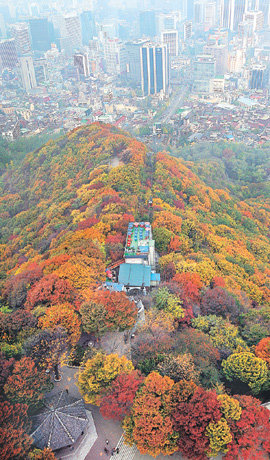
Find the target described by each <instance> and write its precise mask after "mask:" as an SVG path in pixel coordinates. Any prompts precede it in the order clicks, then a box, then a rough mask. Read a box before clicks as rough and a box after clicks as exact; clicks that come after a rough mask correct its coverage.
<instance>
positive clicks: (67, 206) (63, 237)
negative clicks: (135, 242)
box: [0, 123, 270, 460]
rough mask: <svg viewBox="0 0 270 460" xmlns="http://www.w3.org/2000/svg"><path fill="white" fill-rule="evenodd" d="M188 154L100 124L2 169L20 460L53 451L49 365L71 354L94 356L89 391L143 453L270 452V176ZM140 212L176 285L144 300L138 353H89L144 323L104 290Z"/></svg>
mask: <svg viewBox="0 0 270 460" xmlns="http://www.w3.org/2000/svg"><path fill="white" fill-rule="evenodd" d="M226 155H227V154H226ZM187 160H188V161H185V160H180V159H177V158H173V157H172V156H169V155H168V154H166V153H165V152H160V153H158V154H156V155H155V154H153V153H152V152H149V151H147V148H146V147H145V146H144V145H143V144H142V143H140V142H138V141H137V140H136V139H134V138H132V137H130V136H129V135H128V134H126V133H124V132H121V131H119V130H118V129H116V128H114V127H112V126H109V125H100V124H97V123H95V124H93V125H90V126H87V127H85V126H84V127H81V128H78V129H76V130H74V131H72V132H70V133H69V134H68V135H66V136H63V137H61V138H60V139H58V140H56V141H49V142H47V144H45V145H44V146H43V147H41V148H39V149H38V150H36V151H34V152H33V153H30V154H28V155H27V156H26V158H25V159H24V160H23V162H22V163H21V165H19V166H18V167H13V166H9V167H8V168H7V171H6V172H5V173H4V174H3V176H2V177H1V195H0V218H1V245H0V248H1V263H0V277H1V305H2V307H1V311H0V331H1V342H0V361H1V369H2V370H0V391H1V395H2V396H1V400H0V405H2V408H0V416H1V413H2V415H3V414H4V413H5V411H8V413H9V414H10V418H9V419H6V420H5V417H4V415H3V420H5V423H4V428H3V429H2V430H3V433H2V435H3V436H2V438H3V439H5V441H4V442H5V444H6V443H9V448H8V449H6V448H5V456H4V458H5V459H9V458H11V459H12V458H27V455H30V454H29V452H30V453H31V455H32V457H31V456H30V457H29V458H36V459H38V458H40V459H42V458H47V457H42V455H43V454H42V453H40V452H39V453H36V454H35V455H36V456H35V457H34V456H33V455H34V454H33V452H32V451H31V448H30V444H31V440H30V438H29V432H30V431H29V430H30V428H29V420H30V419H29V415H31V413H33V411H34V410H36V408H37V407H38V406H39V404H40V401H41V400H42V398H43V395H44V393H45V392H46V391H48V389H49V388H50V385H51V382H50V381H49V380H48V374H46V373H45V370H46V369H52V370H54V372H55V375H56V377H57V375H58V372H59V371H58V366H59V365H60V364H61V362H63V357H64V356H65V355H68V354H69V353H70V355H72V356H74V355H76V356H77V360H78V361H79V363H81V364H82V367H81V371H80V375H79V379H78V386H79V388H80V390H81V392H82V394H83V396H84V398H85V401H86V402H87V403H91V404H97V405H100V410H101V413H102V415H103V416H104V417H108V418H115V419H118V420H122V421H123V427H124V431H125V436H126V441H127V442H129V443H135V444H136V445H137V446H138V448H139V450H140V451H141V452H142V453H150V454H151V455H153V456H157V455H158V454H159V453H161V452H162V453H164V454H170V453H173V452H176V451H178V450H180V451H181V452H183V453H184V454H185V455H186V456H187V458H191V459H192V458H196V459H202V460H203V459H206V458H207V456H209V455H215V454H217V453H218V452H222V453H225V454H226V457H225V458H226V459H227V460H230V459H237V458H239V459H240V458H241V456H240V452H242V450H243V449H244V450H245V452H246V457H243V458H251V457H248V455H251V454H252V455H260V456H261V457H259V456H257V457H254V458H262V459H263V458H267V456H268V453H269V451H270V439H269V436H270V435H269V415H267V410H266V409H264V408H262V407H261V406H260V404H261V401H265V400H266V399H267V398H269V389H270V383H269V376H270V371H269V366H270V264H269V262H270V258H269V257H270V241H269V223H270V198H269V196H267V193H266V192H267V191H266V187H265V186H262V187H261V188H260V187H257V188H256V193H255V192H254V188H253V190H250V191H249V184H248V181H246V182H245V183H243V184H241V185H239V183H236V182H233V178H231V179H230V180H231V183H230V184H229V182H230V181H228V177H227V175H226V174H225V173H224V171H223V172H222V168H221V169H219V167H218V164H216V170H217V171H221V172H220V174H221V175H222V177H223V179H222V180H220V186H218V183H217V181H216V182H215V181H214V176H215V174H214V172H213V170H212V163H210V164H209V165H208V172H207V161H202V162H201V163H200V160H199V158H193V159H192V158H187ZM191 160H192V161H191ZM240 163H241V162H240ZM241 168H243V163H241V164H240V165H239V164H238V170H239V171H240V170H241ZM214 171H215V170H214ZM239 171H238V173H239V174H240V176H241V174H242V173H240V172H239ZM196 172H197V173H198V175H196ZM243 174H244V173H243ZM262 175H263V178H262V179H261V181H260V182H261V183H263V179H265V177H266V176H264V172H263V173H262ZM216 177H219V176H218V174H217V173H216ZM241 177H242V176H241ZM237 180H238V179H237ZM243 180H244V179H243ZM235 181H236V179H235ZM210 184H211V185H212V186H211V185H210ZM259 190H261V194H260V193H259ZM150 203H152V204H150ZM134 220H137V221H148V220H150V222H151V224H152V228H153V233H154V239H155V241H156V249H157V251H158V254H159V269H160V273H161V280H162V282H161V285H160V287H159V288H157V289H155V290H153V291H152V292H151V293H150V294H149V295H147V296H146V297H145V308H146V318H145V322H144V323H143V324H142V325H140V327H139V329H137V332H136V334H135V338H134V340H133V342H132V344H131V360H129V359H127V358H126V357H125V356H123V357H118V355H115V354H109V355H108V354H106V353H105V352H104V350H102V349H98V350H95V351H93V353H92V354H91V356H90V355H87V354H86V355H84V356H83V351H82V350H81V349H80V347H79V345H78V341H79V338H80V336H81V334H82V333H92V334H94V335H96V337H100V336H102V335H103V334H105V333H106V332H108V331H119V330H120V331H124V330H129V329H130V328H131V327H133V326H134V324H135V322H136V316H137V310H136V306H135V304H134V303H133V302H131V301H130V300H129V299H128V297H127V295H126V294H125V293H114V292H112V293H108V292H105V291H103V290H96V288H97V287H99V286H100V285H101V284H102V282H103V281H105V279H106V275H105V269H106V267H107V266H108V265H109V264H110V263H111V262H114V261H117V260H119V259H121V258H122V257H123V249H124V244H125V237H126V231H127V227H128V223H129V222H131V221H134ZM79 355H80V356H79ZM106 369H107V370H108V369H110V373H109V374H108V372H107V371H106ZM22 372H24V374H25V375H24V378H23V379H20V378H19V375H20V373H22ZM97 373H98V375H99V381H98V382H96V381H95V378H96V375H97ZM119 395H121V398H120V396H119ZM254 396H255V397H254ZM257 398H259V399H257ZM133 400H134V403H133ZM1 411H2V412H1ZM18 412H19V413H20V417H19V415H18ZM16 414H17V415H16ZM201 414H204V416H201ZM16 417H19V418H20V420H19V419H18V418H17V419H16ZM251 418H252V421H251ZM14 420H15V421H14ZM16 420H17V421H16ZM18 426H19V428H20V429H19V431H18ZM145 426H147V430H145V429H144V430H142V427H145ZM157 426H158V427H159V428H158V429H156V427H157ZM9 433H11V435H10V436H9ZM0 434H1V433H0ZM0 437H1V436H0ZM0 448H1V441H0ZM14 450H16V453H15V454H14V453H12V452H14ZM38 455H39V457H38ZM44 455H45V454H44ZM50 455H53V454H50ZM238 455H239V457H238ZM241 455H242V454H241ZM48 458H49V457H48ZM50 458H53V457H50Z"/></svg>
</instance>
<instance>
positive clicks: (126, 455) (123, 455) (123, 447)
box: [110, 435, 138, 460]
mask: <svg viewBox="0 0 270 460" xmlns="http://www.w3.org/2000/svg"><path fill="white" fill-rule="evenodd" d="M116 447H118V448H119V454H115V455H112V456H111V458H110V460H116V459H117V460H133V459H134V457H135V455H136V453H137V452H138V450H137V448H136V447H135V446H132V447H130V446H128V445H127V444H124V436H123V435H122V436H121V438H120V439H119V442H118V444H117V446H116Z"/></svg>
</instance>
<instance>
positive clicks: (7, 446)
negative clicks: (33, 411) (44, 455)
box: [0, 401, 32, 460]
mask: <svg viewBox="0 0 270 460" xmlns="http://www.w3.org/2000/svg"><path fill="white" fill-rule="evenodd" d="M27 409H28V406H27V404H15V405H14V406H13V405H12V404H10V403H9V402H8V401H6V402H0V452H1V454H0V456H1V460H17V459H18V460H19V459H21V460H23V459H25V458H27V453H28V451H29V449H30V447H31V443H32V441H31V439H30V437H29V436H28V434H27V433H26V430H27V429H28V428H29V419H28V416H27Z"/></svg>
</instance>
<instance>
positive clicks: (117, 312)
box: [80, 290, 137, 333]
mask: <svg viewBox="0 0 270 460" xmlns="http://www.w3.org/2000/svg"><path fill="white" fill-rule="evenodd" d="M88 296H89V298H90V299H91V301H90V302H86V303H85V304H84V305H82V307H81V309H80V312H81V315H82V323H83V326H84V329H85V330H86V331H87V332H96V331H97V332H100V333H102V332H105V331H106V330H111V331H113V330H116V329H120V330H124V329H129V328H131V327H132V326H133V325H134V324H135V321H136V317H137V307H136V305H135V303H134V302H131V301H130V300H129V298H128V297H127V295H126V294H125V293H124V292H110V291H105V290H104V291H103V290H101V291H95V292H90V293H89V294H88ZM98 305H100V306H101V307H102V309H100V308H97V306H98ZM97 318H98V321H99V324H98V322H97ZM95 328H96V330H95Z"/></svg>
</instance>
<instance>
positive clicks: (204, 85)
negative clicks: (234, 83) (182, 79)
mask: <svg viewBox="0 0 270 460" xmlns="http://www.w3.org/2000/svg"><path fill="white" fill-rule="evenodd" d="M215 75H216V60H215V58H214V57H213V56H210V55H208V54H206V55H205V54H201V55H198V56H196V58H195V59H194V61H193V74H192V76H193V89H194V91H196V92H198V93H201V92H202V93H208V92H209V89H210V80H211V79H213V78H214V77H215Z"/></svg>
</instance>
